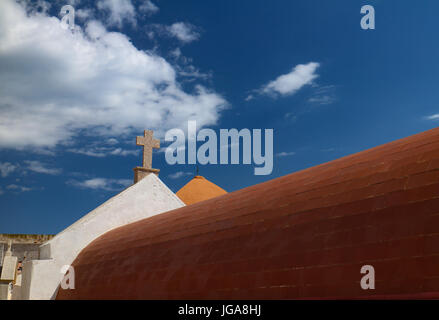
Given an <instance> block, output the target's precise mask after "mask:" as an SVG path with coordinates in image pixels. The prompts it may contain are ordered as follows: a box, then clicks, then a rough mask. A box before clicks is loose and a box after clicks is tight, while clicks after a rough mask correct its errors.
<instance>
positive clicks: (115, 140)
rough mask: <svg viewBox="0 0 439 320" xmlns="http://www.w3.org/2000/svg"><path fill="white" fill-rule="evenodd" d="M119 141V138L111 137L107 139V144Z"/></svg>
mask: <svg viewBox="0 0 439 320" xmlns="http://www.w3.org/2000/svg"><path fill="white" fill-rule="evenodd" d="M118 143H119V141H117V139H115V138H110V139H108V140H107V144H110V145H114V144H118Z"/></svg>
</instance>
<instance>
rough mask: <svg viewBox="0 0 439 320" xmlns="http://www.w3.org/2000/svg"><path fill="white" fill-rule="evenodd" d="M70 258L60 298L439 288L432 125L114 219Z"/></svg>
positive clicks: (423, 292)
mask: <svg viewBox="0 0 439 320" xmlns="http://www.w3.org/2000/svg"><path fill="white" fill-rule="evenodd" d="M367 264H368V265H372V266H374V268H375V271H376V288H375V290H362V289H361V288H360V279H361V277H362V276H363V275H362V274H360V269H361V267H362V266H363V265H367ZM73 266H74V268H75V276H76V278H75V287H76V288H75V290H62V289H60V290H59V292H58V296H57V298H58V299H258V298H259V299H294V298H307V299H310V298H311V299H313V298H336V297H351V298H354V297H356V298H372V299H373V298H389V297H390V298H398V297H400V298H404V299H406V298H413V297H421V298H432V297H438V296H439V295H438V293H439V268H438V266H439V129H434V130H430V131H427V132H424V133H421V134H418V135H414V136H411V137H408V138H405V139H402V140H398V141H395V142H391V143H388V144H386V145H383V146H379V147H376V148H373V149H370V150H366V151H363V152H360V153H357V154H354V155H351V156H348V157H344V158H341V159H338V160H335V161H332V162H329V163H326V164H322V165H319V166H316V167H313V168H310V169H306V170H303V171H300V172H296V173H293V174H290V175H287V176H284V177H281V178H277V179H274V180H271V181H269V182H265V183H262V184H259V185H255V186H252V187H249V188H245V189H242V190H239V191H236V192H233V193H228V194H226V195H224V196H221V197H217V198H213V199H210V200H207V201H203V202H200V203H197V204H194V205H191V206H186V207H183V208H180V209H177V210H173V211H170V212H166V213H163V214H159V215H156V216H153V217H150V218H147V219H144V220H141V221H139V222H136V223H133V224H129V225H126V226H123V227H121V228H118V229H115V230H112V231H110V232H108V233H106V234H104V235H103V236H101V237H100V238H98V239H96V240H95V241H93V242H92V243H91V244H90V245H89V246H88V247H87V248H85V249H84V250H83V251H82V252H81V253H80V254H79V255H78V257H77V259H76V260H75V261H74V263H73Z"/></svg>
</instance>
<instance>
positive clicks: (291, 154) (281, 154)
mask: <svg viewBox="0 0 439 320" xmlns="http://www.w3.org/2000/svg"><path fill="white" fill-rule="evenodd" d="M295 154H296V153H295V152H279V153H276V157H290V156H294V155H295Z"/></svg>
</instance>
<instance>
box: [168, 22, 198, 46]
mask: <svg viewBox="0 0 439 320" xmlns="http://www.w3.org/2000/svg"><path fill="white" fill-rule="evenodd" d="M167 29H168V32H169V34H170V35H172V36H173V37H175V38H177V39H178V40H180V41H181V42H183V43H189V42H192V41H195V40H198V39H199V38H200V34H199V33H198V32H197V31H196V29H195V27H194V26H193V25H192V24H190V23H184V22H176V23H174V24H172V25H171V26H169V27H167Z"/></svg>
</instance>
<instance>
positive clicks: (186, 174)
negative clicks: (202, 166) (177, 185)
mask: <svg viewBox="0 0 439 320" xmlns="http://www.w3.org/2000/svg"><path fill="white" fill-rule="evenodd" d="M190 175H193V172H183V171H178V172H176V173H172V174H170V175H168V177H169V178H171V179H178V178H181V177H186V176H190Z"/></svg>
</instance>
